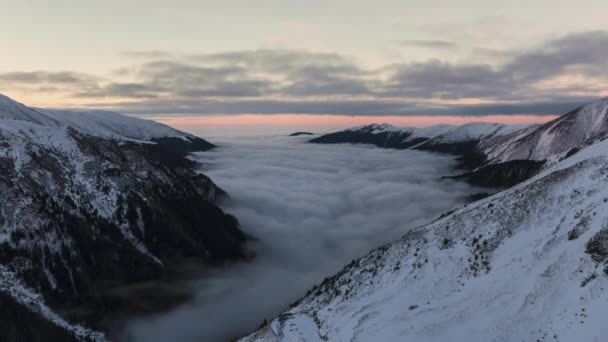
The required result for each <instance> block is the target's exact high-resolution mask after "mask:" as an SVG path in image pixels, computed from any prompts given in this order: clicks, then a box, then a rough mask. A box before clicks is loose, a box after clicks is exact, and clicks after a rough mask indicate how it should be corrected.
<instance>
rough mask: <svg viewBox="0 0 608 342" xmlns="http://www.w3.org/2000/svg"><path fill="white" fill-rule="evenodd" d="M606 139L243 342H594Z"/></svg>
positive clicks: (401, 245) (369, 263)
mask: <svg viewBox="0 0 608 342" xmlns="http://www.w3.org/2000/svg"><path fill="white" fill-rule="evenodd" d="M607 177H608V142H606V141H603V142H598V143H596V144H593V145H591V146H589V147H587V148H584V149H583V150H582V151H580V152H578V153H576V154H574V155H573V156H570V157H569V158H567V159H565V160H562V161H560V162H557V163H555V164H554V165H552V166H550V167H548V168H546V169H545V170H543V171H542V172H541V173H539V174H538V175H536V176H535V177H533V178H531V179H529V180H527V181H525V182H524V183H521V184H519V185H517V186H515V187H513V188H511V189H508V190H505V191H503V192H501V193H499V194H496V195H494V196H491V197H489V198H486V199H483V200H481V201H478V202H476V203H474V204H472V205H469V206H467V207H465V208H463V209H461V210H458V211H457V212H454V213H452V214H450V215H447V216H445V217H443V218H441V219H438V220H436V221H435V222H433V223H431V224H429V225H426V226H423V227H420V228H418V229H415V230H412V231H410V232H409V233H408V234H406V235H405V236H404V237H403V238H401V239H400V240H398V241H395V242H394V243H391V244H388V245H386V246H383V247H380V248H378V249H376V250H374V251H372V252H370V253H369V254H368V255H366V256H365V257H363V258H361V259H358V260H354V261H353V262H352V263H350V264H349V265H348V266H346V267H345V268H344V270H342V271H341V272H339V273H338V274H336V275H334V276H332V277H329V278H327V279H326V280H325V281H324V282H323V283H322V284H320V285H318V286H315V288H313V289H311V290H310V291H309V293H308V294H307V295H306V296H305V297H304V298H302V299H301V300H299V301H298V302H297V303H295V305H294V306H293V307H292V308H291V309H289V310H288V311H286V312H284V313H283V314H281V315H280V316H279V317H277V318H275V319H274V320H272V321H271V322H270V323H269V324H267V325H266V326H264V327H263V328H262V329H261V330H259V331H258V332H256V333H254V334H252V335H250V336H248V337H246V338H244V339H242V341H323V340H325V341H396V340H411V341H446V340H453V341H462V340H468V341H602V340H603V339H604V337H605V336H606V334H607V333H608V328H607V327H606V325H605V324H604V318H605V317H606V314H608V306H606V293H605V289H606V288H607V287H608V267H607V261H608V243H607V241H608V228H607V226H606V222H608V211H606V206H608V204H607V203H608V190H607V188H606V187H605V182H606V179H607Z"/></svg>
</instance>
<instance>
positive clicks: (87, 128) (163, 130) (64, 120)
mask: <svg viewBox="0 0 608 342" xmlns="http://www.w3.org/2000/svg"><path fill="white" fill-rule="evenodd" d="M39 111H40V112H42V113H44V114H46V115H48V116H49V117H51V118H53V119H55V120H57V121H58V122H60V123H61V124H63V125H67V126H71V127H74V128H76V129H78V130H79V131H82V132H86V133H88V134H92V135H95V136H100V137H106V138H126V139H134V140H151V139H153V138H164V137H173V138H181V139H192V138H194V136H192V135H190V134H188V133H184V132H180V131H178V130H176V129H174V128H171V127H169V126H166V125H163V124H160V123H158V122H156V121H152V120H144V119H138V118H134V117H129V116H125V115H122V114H118V113H114V112H108V111H101V110H94V111H69V110H56V109H39Z"/></svg>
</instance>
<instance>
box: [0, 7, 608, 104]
mask: <svg viewBox="0 0 608 342" xmlns="http://www.w3.org/2000/svg"><path fill="white" fill-rule="evenodd" d="M0 6H1V7H0V8H2V12H1V13H0V37H1V38H2V40H1V41H2V46H3V54H2V58H1V60H0V92H1V93H3V94H5V95H8V96H11V97H13V98H15V99H17V100H19V101H21V102H24V103H27V104H29V105H33V106H44V107H95V108H102V109H111V110H118V111H121V112H124V113H127V114H135V115H182V116H184V115H185V116H190V115H196V116H209V115H234V114H317V115H327V114H334V115H336V114H337V115H355V116H357V115H360V116H378V115H398V116H408V115H412V116H420V115H423V116H427V115H448V116H462V115H468V116H482V115H495V114H504V115H521V114H526V115H528V114H541V115H548V114H551V115H554V114H562V113H564V112H565V111H567V110H570V109H572V108H573V107H576V106H578V105H580V104H584V103H587V102H589V101H592V100H594V99H597V98H600V97H605V96H608V78H607V76H608V58H607V56H608V24H607V23H606V20H605V14H606V13H608V2H606V1H600V0H586V1H583V2H573V1H555V0H553V1H550V0H528V1H523V0H512V1H509V2H502V1H501V2H499V1H482V0H458V1H455V0H451V1H438V0H435V1H431V0H426V1H418V0H407V1H404V0H400V1H397V0H376V1H362V0H349V1H345V0H310V1H285V0H282V1H280V0H258V1H236V0H224V1H201V0H198V1H194V0H192V1H189V0H175V1H171V2H168V1H160V0H149V1H145V2H142V1H134V0H121V1H118V0H104V1H100V0H88V1H78V0H57V1H53V2H49V1H42V0H30V1H27V0H24V1H7V0H0Z"/></svg>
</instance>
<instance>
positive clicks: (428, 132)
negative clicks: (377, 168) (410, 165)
mask: <svg viewBox="0 0 608 342" xmlns="http://www.w3.org/2000/svg"><path fill="white" fill-rule="evenodd" d="M607 112H608V98H606V99H602V100H599V101H596V102H594V103H591V104H589V105H587V106H584V107H581V108H578V109H576V110H573V111H572V112H570V113H567V114H565V115H563V116H560V117H559V118H557V119H555V120H552V121H550V122H547V123H545V124H543V125H532V126H529V125H503V124H495V123H470V124H466V125H462V126H449V125H438V126H431V127H426V128H413V127H406V128H397V127H394V126H391V125H387V124H382V125H378V124H373V125H367V126H361V127H355V128H351V129H347V130H344V131H340V132H335V133H330V134H326V135H323V136H320V137H317V138H314V139H312V140H310V142H311V143H322V144H333V143H367V144H373V145H376V146H378V147H383V148H396V149H406V148H408V149H419V150H426V151H433V152H442V153H451V154H454V155H456V156H458V160H459V162H460V164H459V167H460V168H462V169H465V170H468V171H469V172H466V173H464V174H461V175H458V176H457V177H455V178H460V179H465V180H467V181H469V182H470V183H473V184H475V185H482V186H492V187H499V188H505V187H509V186H513V185H515V184H518V183H519V182H521V181H523V180H525V179H528V178H529V177H531V176H532V175H534V174H536V173H538V172H539V171H540V170H541V169H542V168H543V167H546V166H547V165H551V164H553V163H555V162H557V161H559V160H560V159H563V158H565V157H566V156H568V155H571V154H573V153H576V151H578V150H579V149H580V148H582V147H584V146H588V145H589V144H592V143H594V142H596V141H599V140H602V139H604V138H605V137H606V134H607V132H608V118H607V117H608V115H607Z"/></svg>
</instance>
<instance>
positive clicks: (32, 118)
mask: <svg viewBox="0 0 608 342" xmlns="http://www.w3.org/2000/svg"><path fill="white" fill-rule="evenodd" d="M0 120H18V121H27V122H32V123H35V124H39V125H44V126H57V125H59V122H57V121H55V120H53V119H52V118H50V117H48V116H46V115H44V114H42V113H40V112H39V111H36V110H34V109H32V108H29V107H27V106H25V105H24V104H22V103H19V102H17V101H14V100H12V99H10V98H8V97H6V96H4V95H2V94H0Z"/></svg>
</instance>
